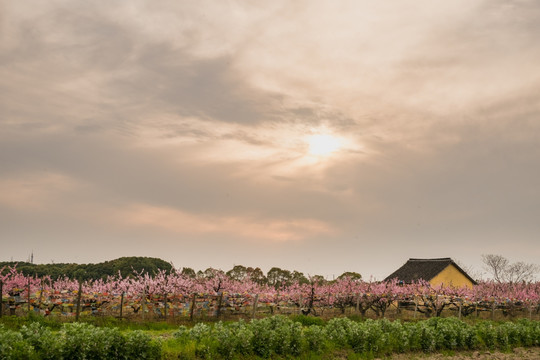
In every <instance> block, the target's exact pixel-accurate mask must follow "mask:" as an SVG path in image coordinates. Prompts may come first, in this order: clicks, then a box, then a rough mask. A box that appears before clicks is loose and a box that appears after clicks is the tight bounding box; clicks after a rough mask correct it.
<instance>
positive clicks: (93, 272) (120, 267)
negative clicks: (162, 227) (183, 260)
mask: <svg viewBox="0 0 540 360" xmlns="http://www.w3.org/2000/svg"><path fill="white" fill-rule="evenodd" d="M15 265H17V270H19V271H22V273H23V274H25V275H37V276H39V277H41V276H46V275H50V276H51V277H52V278H53V279H56V278H58V277H62V276H67V277H69V278H77V279H82V280H97V279H100V278H101V279H106V278H107V276H113V275H117V274H118V272H119V271H120V273H121V274H122V276H123V277H126V276H129V275H131V274H133V272H134V271H136V272H137V273H139V272H141V271H144V272H145V273H149V274H150V275H154V274H156V273H157V272H158V271H159V270H166V271H170V270H171V269H173V266H172V265H171V264H170V263H168V262H166V261H165V260H161V259H158V258H152V257H141V256H131V257H121V258H118V259H115V260H110V261H105V262H102V263H98V264H68V263H60V264H31V263H28V262H15V261H5V262H0V269H2V268H4V267H6V268H5V269H4V272H5V271H6V270H7V267H9V266H15Z"/></svg>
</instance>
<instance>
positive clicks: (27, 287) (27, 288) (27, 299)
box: [26, 276, 30, 316]
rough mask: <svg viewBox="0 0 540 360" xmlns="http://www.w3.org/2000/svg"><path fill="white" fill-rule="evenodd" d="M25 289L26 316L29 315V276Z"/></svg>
mask: <svg viewBox="0 0 540 360" xmlns="http://www.w3.org/2000/svg"><path fill="white" fill-rule="evenodd" d="M26 290H27V291H28V293H27V294H26V301H27V304H26V310H27V312H28V316H30V276H29V277H28V284H27V285H26Z"/></svg>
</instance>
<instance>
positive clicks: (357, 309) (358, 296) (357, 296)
mask: <svg viewBox="0 0 540 360" xmlns="http://www.w3.org/2000/svg"><path fill="white" fill-rule="evenodd" d="M356 312H357V313H359V312H360V293H358V294H356Z"/></svg>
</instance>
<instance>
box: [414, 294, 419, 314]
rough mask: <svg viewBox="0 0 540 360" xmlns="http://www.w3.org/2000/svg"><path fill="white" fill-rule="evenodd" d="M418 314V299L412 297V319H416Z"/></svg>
mask: <svg viewBox="0 0 540 360" xmlns="http://www.w3.org/2000/svg"><path fill="white" fill-rule="evenodd" d="M417 312H418V299H417V298H416V296H415V297H414V318H415V319H416V313H417Z"/></svg>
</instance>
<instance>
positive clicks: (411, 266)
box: [385, 258, 476, 288]
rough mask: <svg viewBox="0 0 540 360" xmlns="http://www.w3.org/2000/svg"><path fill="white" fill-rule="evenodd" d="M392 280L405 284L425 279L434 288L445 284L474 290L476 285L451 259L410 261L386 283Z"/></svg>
mask: <svg viewBox="0 0 540 360" xmlns="http://www.w3.org/2000/svg"><path fill="white" fill-rule="evenodd" d="M391 279H398V280H399V281H400V282H403V283H405V284H410V283H413V282H415V281H418V280H420V279H423V280H425V281H428V282H429V283H430V284H431V285H434V286H435V285H440V284H443V285H445V286H454V287H464V286H466V287H468V288H472V287H473V285H476V281H474V280H473V278H471V277H470V276H469V275H468V274H467V273H466V272H465V271H464V270H463V269H462V268H460V267H459V266H458V265H457V264H456V263H455V262H454V261H453V260H452V259H451V258H439V259H409V260H408V261H407V262H406V263H405V265H403V266H402V267H400V268H399V269H397V270H396V271H394V272H393V273H392V274H390V275H389V276H388V277H387V278H386V279H385V281H387V280H391Z"/></svg>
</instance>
